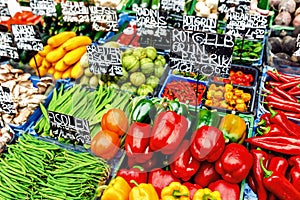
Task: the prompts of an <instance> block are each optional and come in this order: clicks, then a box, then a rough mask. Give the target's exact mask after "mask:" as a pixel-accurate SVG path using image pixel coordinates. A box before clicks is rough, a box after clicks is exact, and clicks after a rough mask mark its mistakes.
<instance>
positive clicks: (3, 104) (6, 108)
mask: <svg viewBox="0 0 300 200" xmlns="http://www.w3.org/2000/svg"><path fill="white" fill-rule="evenodd" d="M0 109H1V111H2V112H4V113H5V114H9V115H14V114H16V111H15V107H14V102H13V101H12V97H11V93H10V90H9V88H7V87H4V86H0Z"/></svg>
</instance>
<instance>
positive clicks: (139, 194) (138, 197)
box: [129, 181, 159, 200]
mask: <svg viewBox="0 0 300 200" xmlns="http://www.w3.org/2000/svg"><path fill="white" fill-rule="evenodd" d="M130 182H132V181H130ZM133 183H134V184H136V186H135V187H133V188H132V189H131V191H130V194H129V200H159V198H158V194H157V193H156V191H155V189H154V187H153V185H152V184H147V183H141V184H137V182H135V181H133Z"/></svg>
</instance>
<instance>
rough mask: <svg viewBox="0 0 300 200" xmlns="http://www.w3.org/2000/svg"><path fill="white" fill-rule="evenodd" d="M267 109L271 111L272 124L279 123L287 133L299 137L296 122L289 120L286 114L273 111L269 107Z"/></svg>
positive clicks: (298, 127)
mask: <svg viewBox="0 0 300 200" xmlns="http://www.w3.org/2000/svg"><path fill="white" fill-rule="evenodd" d="M269 111H270V113H271V117H270V121H271V123H273V124H278V125H280V126H281V127H282V128H283V129H284V130H285V131H286V132H287V133H288V134H289V135H291V136H295V137H299V136H300V134H299V129H300V126H298V125H297V124H296V123H293V122H292V121H290V120H289V119H288V118H287V116H286V115H285V114H284V113H283V112H281V111H279V110H278V111H274V110H273V109H272V108H271V107H269Z"/></svg>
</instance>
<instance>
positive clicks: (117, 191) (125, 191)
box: [101, 176, 131, 200]
mask: <svg viewBox="0 0 300 200" xmlns="http://www.w3.org/2000/svg"><path fill="white" fill-rule="evenodd" d="M130 190H131V187H130V186H129V184H128V183H127V181H126V180H125V179H124V178H122V177H121V176H117V177H116V178H115V179H113V180H112V181H110V183H109V185H108V187H107V188H106V189H105V190H104V192H103V194H102V197H101V200H128V199H129V193H130Z"/></svg>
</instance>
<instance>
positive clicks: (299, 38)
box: [293, 34, 300, 56]
mask: <svg viewBox="0 0 300 200" xmlns="http://www.w3.org/2000/svg"><path fill="white" fill-rule="evenodd" d="M293 55H294V56H300V34H298V35H297V39H296V49H295V51H294V53H293Z"/></svg>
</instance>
